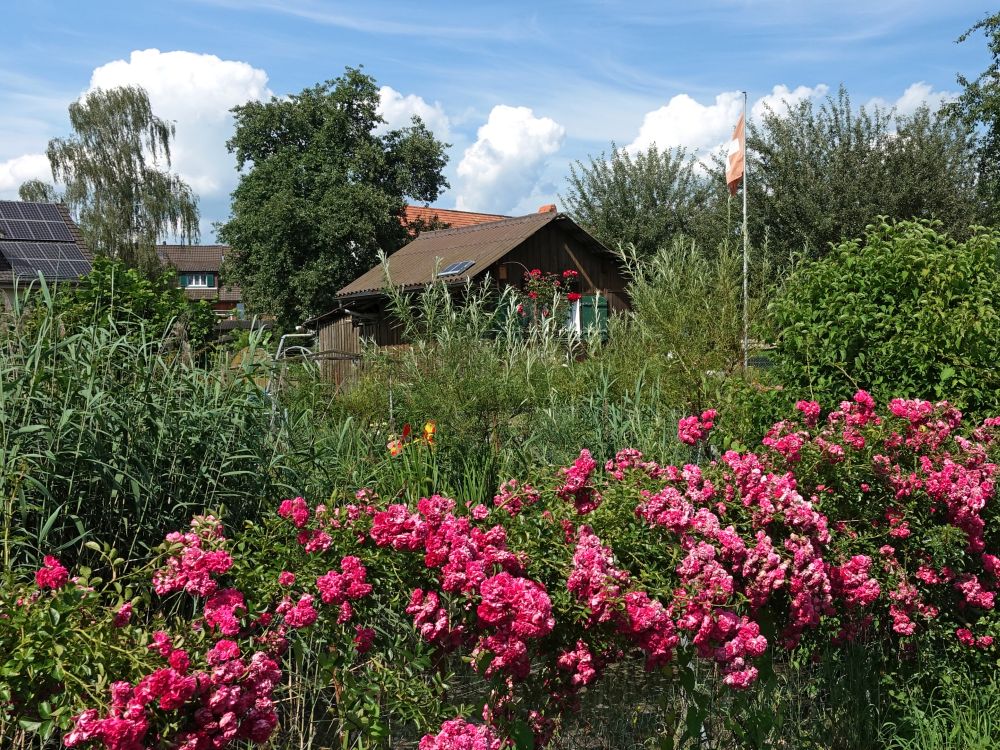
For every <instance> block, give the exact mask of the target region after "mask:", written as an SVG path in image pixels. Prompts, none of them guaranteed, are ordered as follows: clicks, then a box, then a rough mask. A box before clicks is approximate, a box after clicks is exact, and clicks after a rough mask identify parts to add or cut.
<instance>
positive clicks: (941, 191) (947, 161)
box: [720, 88, 978, 257]
mask: <svg viewBox="0 0 1000 750" xmlns="http://www.w3.org/2000/svg"><path fill="white" fill-rule="evenodd" d="M747 148H748V155H749V161H750V165H749V173H748V174H749V178H748V185H749V189H750V194H749V202H750V229H751V236H752V237H753V239H754V240H755V245H758V246H760V245H763V244H764V242H765V241H766V242H767V244H768V246H769V247H771V248H772V249H773V250H774V251H776V252H777V253H778V254H779V257H780V256H781V255H785V256H787V254H790V253H796V254H798V253H801V254H804V255H806V256H810V257H816V256H820V255H823V254H825V253H826V252H827V250H828V249H829V247H830V246H831V244H833V243H837V242H840V241H841V240H842V239H844V238H848V237H859V236H861V235H862V234H863V233H864V231H865V227H866V226H867V225H868V224H870V223H871V222H872V221H873V220H874V219H875V217H878V216H887V217H889V218H890V219H913V218H925V219H937V220H940V221H941V222H942V224H943V225H944V228H945V229H946V230H947V231H949V232H950V233H951V234H953V235H957V236H961V235H962V234H963V233H965V232H967V231H968V227H969V225H970V224H972V223H974V221H975V220H976V217H977V213H978V202H977V198H976V169H975V159H974V156H973V142H972V138H971V133H970V131H969V128H968V127H967V126H965V125H964V124H962V123H959V122H956V121H955V120H954V119H952V118H949V117H946V116H943V115H941V114H939V113H935V112H932V111H930V110H929V109H928V108H927V107H921V108H919V109H918V110H917V111H916V112H915V113H913V114H912V115H906V116H903V115H897V114H896V113H895V112H893V110H891V109H886V108H883V107H880V106H877V105H873V106H868V107H859V108H854V107H853V106H852V104H851V101H850V98H849V97H848V95H847V92H846V91H845V90H844V89H843V88H841V89H840V91H839V93H838V94H837V96H835V97H833V96H831V97H828V98H827V99H826V101H825V102H823V103H820V104H817V103H815V102H813V101H811V100H805V101H802V102H799V103H797V104H794V105H786V106H784V107H779V108H778V109H775V110H769V111H767V112H766V113H765V114H764V116H763V118H762V119H761V120H760V122H759V123H758V124H753V123H751V126H750V133H749V137H748V143H747ZM720 179H721V178H720Z"/></svg>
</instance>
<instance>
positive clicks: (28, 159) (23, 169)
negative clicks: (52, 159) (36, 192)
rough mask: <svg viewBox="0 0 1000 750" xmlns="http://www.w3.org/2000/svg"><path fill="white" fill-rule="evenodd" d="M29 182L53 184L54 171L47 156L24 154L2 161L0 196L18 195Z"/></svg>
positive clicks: (0, 163) (0, 162)
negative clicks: (42, 181) (18, 190)
mask: <svg viewBox="0 0 1000 750" xmlns="http://www.w3.org/2000/svg"><path fill="white" fill-rule="evenodd" d="M27 180H44V181H45V182H52V170H51V169H50V168H49V159H48V157H47V156H45V154H24V155H23V156H15V157H14V158H13V159H7V160H6V161H0V196H4V195H7V196H10V197H11V198H13V197H15V196H16V195H17V189H18V188H19V187H21V184H22V183H24V182H26V181H27Z"/></svg>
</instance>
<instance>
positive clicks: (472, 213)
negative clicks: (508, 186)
mask: <svg viewBox="0 0 1000 750" xmlns="http://www.w3.org/2000/svg"><path fill="white" fill-rule="evenodd" d="M405 208H417V209H420V210H421V211H446V212H447V213H450V214H469V215H470V216H500V217H502V218H504V219H511V218H516V217H512V216H511V215H510V214H495V213H493V212H491V211H466V210H465V209H462V208H442V207H441V206H418V205H417V204H415V203H407V204H406V206H405Z"/></svg>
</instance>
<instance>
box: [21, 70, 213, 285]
mask: <svg viewBox="0 0 1000 750" xmlns="http://www.w3.org/2000/svg"><path fill="white" fill-rule="evenodd" d="M69 120H70V124H71V125H72V127H73V134H72V135H71V136H69V137H68V138H54V139H52V140H51V141H49V147H48V152H47V153H48V157H49V164H50V165H51V167H52V176H53V178H54V179H55V181H56V182H58V183H61V184H62V185H64V186H65V188H64V192H63V193H62V195H61V196H59V195H58V194H57V193H56V192H55V190H54V188H52V187H51V186H50V185H46V184H45V183H43V182H39V181H37V180H33V181H30V182H28V183H25V184H24V185H22V186H21V190H20V194H21V197H22V198H24V199H26V200H29V199H35V200H53V199H55V198H60V199H61V200H62V201H64V202H65V203H66V205H67V206H68V207H69V209H70V210H71V211H72V212H73V213H74V215H75V216H76V217H77V219H78V221H79V224H80V229H81V230H82V232H83V235H84V238H85V239H86V240H87V242H88V243H89V245H90V247H91V248H92V249H93V250H94V251H95V252H97V253H98V254H101V255H106V256H108V257H109V258H112V259H114V260H119V261H121V262H123V263H125V264H126V265H127V266H130V267H139V268H142V269H143V270H145V271H147V272H152V273H155V272H158V271H159V270H160V264H159V262H158V260H157V258H156V253H155V248H156V242H157V240H158V239H161V238H165V237H166V236H168V235H170V234H173V235H179V236H180V237H181V238H182V239H183V240H184V241H187V242H196V241H197V239H198V234H199V233H198V200H197V198H196V196H195V195H194V193H193V192H192V191H191V188H190V187H189V186H188V185H187V184H186V183H185V182H184V181H183V180H182V179H181V178H180V177H179V176H177V175H176V174H172V173H171V172H170V171H169V168H170V140H171V138H172V137H173V135H174V126H173V124H172V123H169V122H167V121H166V120H163V119H162V118H160V117H157V116H156V115H155V114H154V113H153V109H152V107H151V106H150V103H149V96H148V95H147V94H146V92H145V91H144V90H143V89H142V88H139V87H136V86H124V87H120V88H113V89H107V90H104V89H96V90H94V91H91V92H90V93H88V94H87V95H86V96H84V97H83V98H82V99H80V100H78V101H75V102H73V103H72V104H71V105H70V106H69Z"/></svg>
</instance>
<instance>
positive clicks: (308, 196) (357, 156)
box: [219, 68, 447, 326]
mask: <svg viewBox="0 0 1000 750" xmlns="http://www.w3.org/2000/svg"><path fill="white" fill-rule="evenodd" d="M378 100H379V99H378V87H377V85H376V83H375V80H374V79H373V78H371V77H370V76H368V75H365V74H364V73H362V72H361V71H360V70H357V69H354V68H348V69H347V71H346V73H345V74H344V75H343V76H341V77H340V78H337V79H335V80H332V81H328V82H326V83H324V84H320V85H318V86H314V87H313V88H308V89H305V90H304V91H302V92H301V93H299V94H295V95H293V96H290V97H287V98H281V99H278V98H273V99H272V100H271V101H269V102H250V103H248V104H245V105H242V106H239V107H236V108H235V109H234V113H235V116H236V134H235V135H234V136H233V138H232V139H231V140H230V141H229V143H228V146H229V150H230V151H231V152H233V153H234V154H235V155H236V160H237V165H238V167H239V168H240V169H244V167H246V168H247V170H246V171H245V172H244V174H243V175H242V177H241V179H240V184H239V185H238V186H237V188H236V190H235V191H234V193H233V216H232V218H231V219H230V220H229V221H228V222H226V223H225V224H224V225H222V227H221V229H220V231H219V237H220V239H221V240H222V241H223V242H227V243H229V244H230V245H232V246H233V249H234V252H233V253H232V254H230V255H229V256H228V257H227V264H228V269H227V270H226V275H227V278H229V279H230V280H231V281H232V282H233V283H234V284H238V285H239V286H240V287H241V289H242V291H243V295H244V299H245V301H246V302H247V306H248V307H251V308H252V309H254V310H258V311H260V312H262V313H269V314H272V315H275V316H276V317H277V319H278V321H279V324H281V325H284V326H289V325H292V324H294V323H296V322H299V321H301V320H302V319H304V318H306V317H309V316H310V315H313V314H317V313H321V312H325V311H326V310H328V309H330V308H331V307H333V305H334V295H335V293H336V292H337V290H338V289H339V288H340V287H342V286H343V285H344V284H347V283H348V282H350V281H352V280H353V279H354V278H356V277H357V276H358V275H359V274H360V273H362V272H364V271H367V270H368V269H370V268H371V267H372V266H373V265H375V263H376V262H377V254H378V252H379V251H380V250H384V251H386V252H391V251H393V250H396V249H397V248H399V247H400V246H402V245H403V244H404V243H405V242H406V240H407V234H406V228H405V227H404V226H403V225H402V224H401V223H400V216H401V215H402V211H403V206H404V202H405V200H406V199H407V198H411V199H414V200H419V201H432V200H434V199H436V198H437V196H438V193H439V192H440V191H441V189H442V188H444V187H447V182H446V181H445V179H444V177H442V175H441V170H442V169H443V168H444V165H445V163H446V159H447V157H446V155H445V147H446V144H443V143H441V142H440V141H438V140H436V139H435V138H434V136H433V135H432V134H431V132H430V131H429V130H428V129H427V128H426V127H425V126H424V125H423V123H421V122H420V120H419V118H415V119H414V120H413V124H412V125H411V126H410V127H407V128H404V129H401V130H390V131H388V132H386V133H381V134H380V132H378V131H377V127H378V126H379V125H381V124H383V123H384V120H383V119H382V118H381V116H380V115H378V113H377V107H378Z"/></svg>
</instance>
